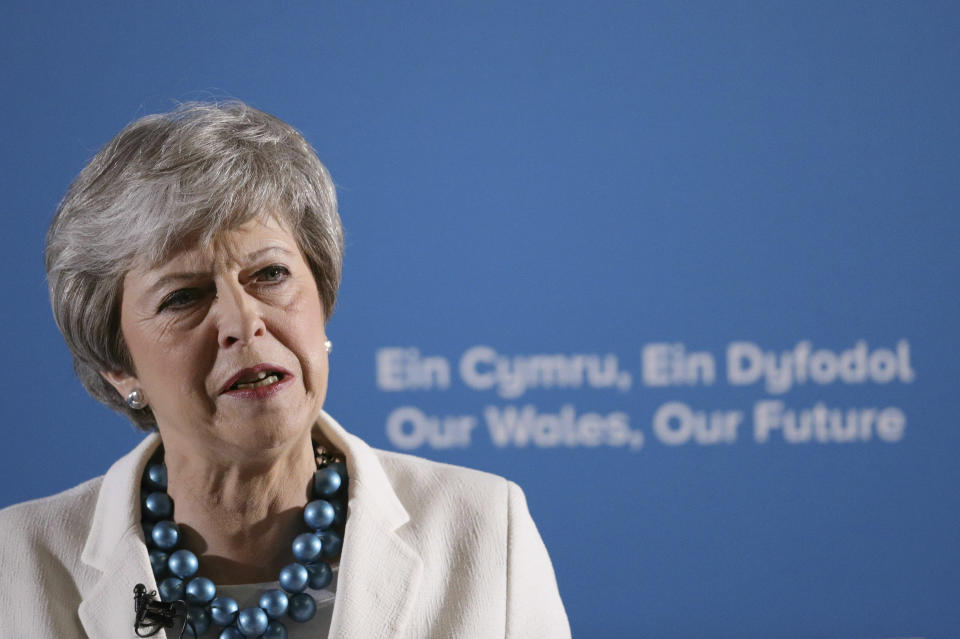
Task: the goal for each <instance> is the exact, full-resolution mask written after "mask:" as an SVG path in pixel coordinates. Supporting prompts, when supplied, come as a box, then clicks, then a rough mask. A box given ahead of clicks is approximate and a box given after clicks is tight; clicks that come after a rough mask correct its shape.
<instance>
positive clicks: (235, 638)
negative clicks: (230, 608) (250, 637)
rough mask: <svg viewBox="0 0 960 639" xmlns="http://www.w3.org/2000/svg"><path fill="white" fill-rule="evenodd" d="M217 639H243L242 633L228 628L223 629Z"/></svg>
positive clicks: (231, 627)
mask: <svg viewBox="0 0 960 639" xmlns="http://www.w3.org/2000/svg"><path fill="white" fill-rule="evenodd" d="M217 639H243V633H242V632H240V631H239V630H237V629H236V628H234V627H233V626H230V627H229V628H224V629H223V630H221V631H220V636H219V637H218V638H217Z"/></svg>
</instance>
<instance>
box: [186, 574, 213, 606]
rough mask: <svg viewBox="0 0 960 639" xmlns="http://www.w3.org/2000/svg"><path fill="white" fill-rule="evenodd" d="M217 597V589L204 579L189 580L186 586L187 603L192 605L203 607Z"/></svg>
mask: <svg viewBox="0 0 960 639" xmlns="http://www.w3.org/2000/svg"><path fill="white" fill-rule="evenodd" d="M216 596H217V587H216V586H214V585H213V582H212V581H210V580H209V579H207V578H206V577H197V578H195V579H191V580H190V583H188V584H187V601H189V602H190V603H192V604H197V605H203V604H205V603H210V601H212V600H213V598H214V597H216Z"/></svg>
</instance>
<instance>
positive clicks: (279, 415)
mask: <svg viewBox="0 0 960 639" xmlns="http://www.w3.org/2000/svg"><path fill="white" fill-rule="evenodd" d="M120 319H121V328H122V331H123V336H124V339H125V340H126V343H127V347H128V348H129V350H130V354H131V356H132V358H133V364H134V368H135V370H136V374H135V376H129V375H124V374H119V373H105V377H106V378H107V379H108V380H109V381H111V383H113V385H114V386H115V387H116V388H117V390H118V391H119V392H120V393H121V394H122V395H124V396H126V394H127V393H129V391H130V390H132V389H134V388H140V389H142V391H143V393H144V394H145V396H146V401H147V402H148V403H149V405H150V407H151V409H152V410H153V413H154V416H155V417H156V419H157V426H158V428H159V430H160V434H161V436H162V437H163V438H164V441H165V442H166V443H167V446H168V448H169V447H170V444H171V443H173V441H177V442H178V443H180V444H183V445H187V446H201V447H203V448H205V449H207V450H211V451H217V450H220V449H222V447H224V446H228V447H241V448H246V449H248V450H253V449H260V450H263V449H268V448H275V447H279V446H282V445H283V444H284V443H287V442H290V441H291V439H292V438H296V437H297V436H299V435H302V434H303V433H304V431H306V430H309V429H310V427H311V426H312V424H313V423H314V421H315V420H316V418H317V416H318V415H319V413H320V409H321V407H322V406H323V400H324V397H325V396H326V391H327V373H328V360H327V352H326V349H325V345H324V342H325V341H326V334H325V331H324V309H323V302H322V301H321V300H320V294H319V291H318V290H317V285H316V282H315V281H314V278H313V274H312V273H311V271H310V267H309V266H308V264H307V262H306V260H305V259H304V257H303V254H302V253H301V252H300V249H299V247H298V246H297V242H296V240H295V239H294V237H293V236H292V235H291V234H290V232H289V231H288V230H287V229H286V228H285V227H284V226H282V225H281V224H279V223H278V222H276V221H275V220H273V219H272V218H271V219H268V220H266V221H259V220H253V221H251V222H249V223H247V224H245V225H243V226H241V227H239V228H237V229H235V230H232V231H226V232H224V233H223V234H221V235H220V236H218V237H217V238H215V240H214V241H213V242H212V243H211V244H210V245H209V246H193V247H191V248H189V249H188V250H185V251H183V252H181V253H178V254H176V255H175V256H174V257H173V258H172V259H170V260H169V261H168V262H166V263H165V264H162V265H160V266H158V267H156V268H140V269H134V270H131V271H130V272H129V273H128V274H127V276H126V278H125V280H124V285H123V303H122V306H121V316H120Z"/></svg>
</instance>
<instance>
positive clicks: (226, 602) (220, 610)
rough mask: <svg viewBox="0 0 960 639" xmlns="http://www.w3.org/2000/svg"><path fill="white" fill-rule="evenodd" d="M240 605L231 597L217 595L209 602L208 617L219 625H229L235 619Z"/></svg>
mask: <svg viewBox="0 0 960 639" xmlns="http://www.w3.org/2000/svg"><path fill="white" fill-rule="evenodd" d="M238 610H240V606H238V605H237V600H236V599H234V598H233V597H217V598H216V599H214V600H213V601H211V602H210V617H212V618H213V620H214V621H215V622H216V623H217V624H218V625H221V626H229V625H230V624H232V623H233V622H234V621H236V620H237V611H238Z"/></svg>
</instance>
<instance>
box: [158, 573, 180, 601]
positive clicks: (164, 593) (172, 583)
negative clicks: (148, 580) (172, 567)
mask: <svg viewBox="0 0 960 639" xmlns="http://www.w3.org/2000/svg"><path fill="white" fill-rule="evenodd" d="M157 590H159V591H160V599H162V600H163V601H177V600H179V599H183V594H184V587H183V582H182V581H181V580H179V579H177V578H176V577H167V578H166V579H164V580H163V581H161V582H160V585H158V586H157Z"/></svg>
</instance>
